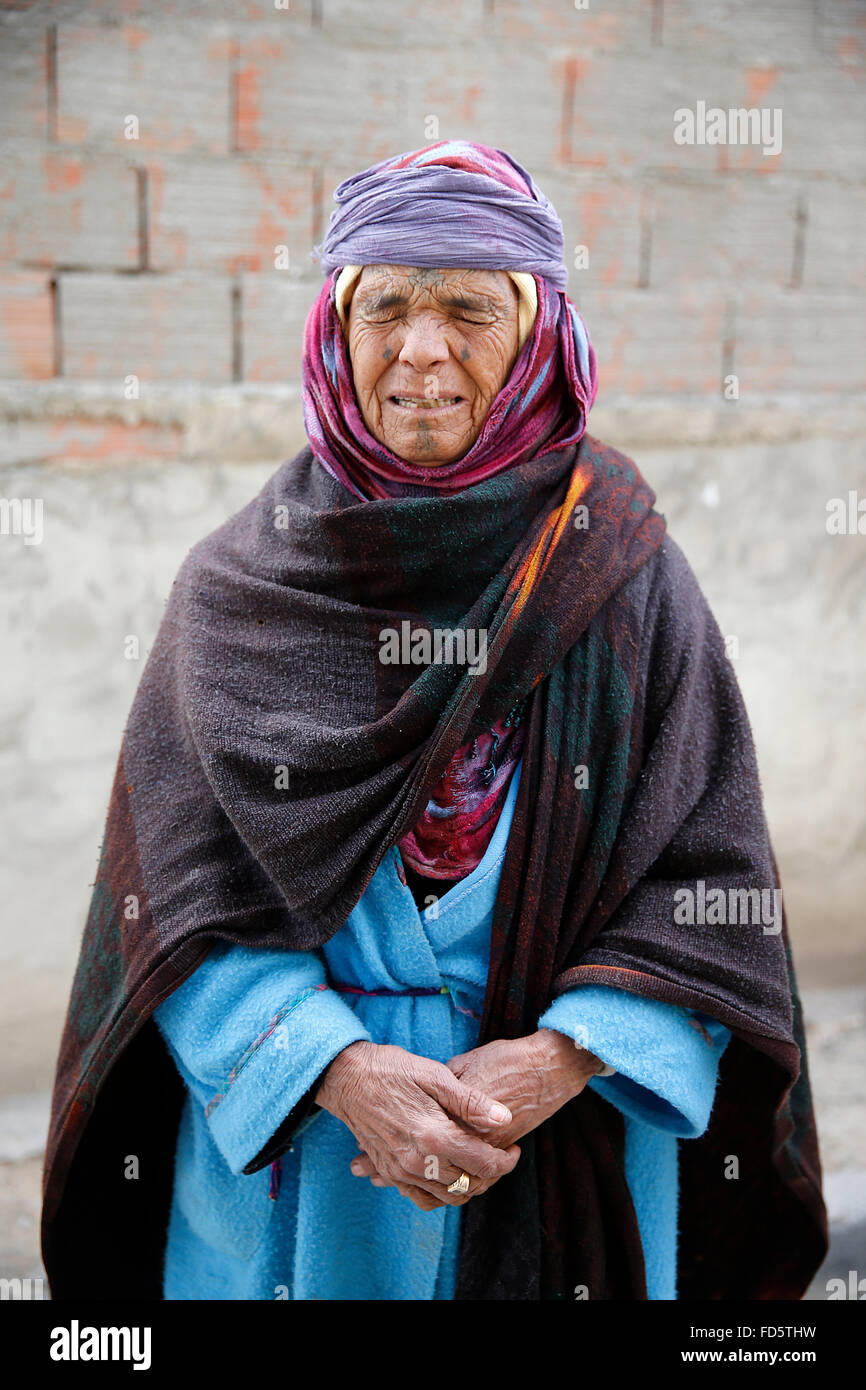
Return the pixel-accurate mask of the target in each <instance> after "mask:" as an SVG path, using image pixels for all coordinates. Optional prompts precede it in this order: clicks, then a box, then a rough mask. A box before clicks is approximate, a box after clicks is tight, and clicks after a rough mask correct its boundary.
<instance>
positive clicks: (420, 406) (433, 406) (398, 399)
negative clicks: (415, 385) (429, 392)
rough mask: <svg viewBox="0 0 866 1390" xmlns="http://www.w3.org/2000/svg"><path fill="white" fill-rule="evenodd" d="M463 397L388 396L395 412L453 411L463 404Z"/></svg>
mask: <svg viewBox="0 0 866 1390" xmlns="http://www.w3.org/2000/svg"><path fill="white" fill-rule="evenodd" d="M463 400H464V398H463V396H389V397H388V401H389V404H391V405H392V406H394V407H395V409H397V410H406V411H413V410H414V411H421V410H423V411H425V412H427V411H437V412H439V411H443V410H455V409H456V408H457V406H459V405H462V404H463Z"/></svg>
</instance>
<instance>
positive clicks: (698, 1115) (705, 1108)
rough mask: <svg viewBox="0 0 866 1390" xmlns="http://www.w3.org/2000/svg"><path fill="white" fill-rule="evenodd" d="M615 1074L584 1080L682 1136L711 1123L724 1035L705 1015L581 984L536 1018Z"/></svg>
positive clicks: (639, 1116) (637, 1115)
mask: <svg viewBox="0 0 866 1390" xmlns="http://www.w3.org/2000/svg"><path fill="white" fill-rule="evenodd" d="M538 1026H539V1028H552V1029H554V1030H555V1031H556V1032H558V1033H565V1034H566V1035H567V1036H568V1037H570V1038H573V1039H574V1041H575V1042H576V1043H577V1044H578V1046H580V1047H585V1048H588V1050H589V1051H590V1052H593V1053H595V1055H596V1057H599V1058H601V1060H602V1061H603V1062H606V1063H607V1064H608V1065H609V1066H612V1067H613V1068H614V1069H615V1072H616V1075H614V1076H594V1077H592V1078H591V1080H590V1081H589V1082H588V1083H587V1084H588V1085H590V1086H591V1087H592V1088H593V1090H595V1091H597V1092H598V1094H599V1095H601V1096H603V1097H604V1098H605V1100H607V1101H609V1102H610V1103H611V1104H612V1105H615V1106H616V1107H617V1109H618V1110H621V1111H622V1112H623V1114H625V1115H629V1116H631V1118H632V1119H635V1120H640V1121H642V1122H643V1123H644V1124H648V1125H652V1126H654V1127H655V1128H656V1129H661V1130H665V1131H667V1132H668V1133H669V1134H673V1135H676V1136H677V1137H678V1138H680V1139H696V1138H698V1137H699V1136H700V1135H701V1134H703V1133H704V1131H705V1129H706V1128H707V1125H708V1124H709V1122H710V1113H711V1111H712V1108H713V1097H714V1095H715V1090H716V1082H717V1080H718V1066H719V1059H720V1058H721V1055H722V1053H723V1052H724V1050H725V1048H726V1046H727V1044H728V1040H729V1038H730V1036H731V1035H730V1032H729V1030H728V1029H727V1028H726V1027H725V1026H724V1024H722V1023H718V1022H717V1021H716V1020H715V1019H712V1018H708V1017H707V1016H706V1015H705V1014H699V1013H695V1012H693V1011H692V1010H690V1009H684V1008H681V1007H680V1006H679V1005H675V1004H664V1003H661V1002H660V1001H659V1000H657V999H645V998H644V997H643V995H640V994H632V993H630V992H629V991H628V990H623V989H617V988H615V987H613V986H611V985H578V986H576V987H575V988H574V989H570V990H567V991H566V993H565V994H561V995H560V996H559V997H558V998H557V999H555V1000H554V1001H553V1003H552V1004H551V1005H550V1007H549V1008H548V1009H547V1010H546V1011H545V1013H544V1014H542V1016H541V1018H540V1019H539V1020H538Z"/></svg>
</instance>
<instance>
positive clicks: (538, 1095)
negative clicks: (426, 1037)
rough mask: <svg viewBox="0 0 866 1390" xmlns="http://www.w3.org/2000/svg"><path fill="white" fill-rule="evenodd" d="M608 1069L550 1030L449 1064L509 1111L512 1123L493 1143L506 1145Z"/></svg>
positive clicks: (467, 1054) (490, 1046)
mask: <svg viewBox="0 0 866 1390" xmlns="http://www.w3.org/2000/svg"><path fill="white" fill-rule="evenodd" d="M603 1065H604V1063H603V1062H602V1061H601V1060H600V1059H599V1058H598V1057H596V1056H595V1055H594V1054H593V1053H592V1052H588V1051H586V1049H585V1048H580V1047H576V1046H575V1044H574V1042H573V1041H572V1039H571V1038H567V1037H566V1036H565V1035H564V1034H563V1033H557V1032H555V1031H554V1030H553V1029H551V1028H540V1029H539V1030H538V1032H536V1033H532V1034H531V1035H530V1036H529V1037H526V1038H515V1039H512V1040H510V1041H509V1040H505V1039H502V1040H500V1041H497V1042H490V1043H485V1044H484V1046H483V1047H476V1048H473V1049H472V1051H471V1052H462V1053H460V1055H459V1056H457V1057H452V1058H451V1060H450V1062H448V1063H447V1066H448V1069H449V1070H450V1071H452V1072H453V1073H454V1075H455V1076H457V1077H459V1078H460V1080H461V1081H463V1082H464V1083H466V1084H467V1085H469V1086H472V1087H474V1088H476V1089H477V1090H480V1091H484V1092H485V1093H486V1094H488V1095H491V1096H496V1098H497V1100H500V1101H502V1102H503V1104H504V1105H507V1106H508V1109H509V1110H510V1111H511V1114H512V1120H511V1122H510V1123H509V1124H505V1125H503V1126H502V1127H501V1128H499V1129H498V1130H497V1137H496V1139H495V1141H494V1142H495V1143H497V1144H502V1145H503V1146H507V1145H510V1144H514V1143H515V1142H516V1140H518V1139H522V1138H523V1136H524V1134H528V1133H529V1132H530V1130H533V1129H537V1128H538V1126H539V1125H540V1124H543V1123H544V1121H545V1120H547V1119H549V1118H550V1116H551V1115H554V1114H555V1113H556V1111H557V1110H559V1109H561V1107H562V1106H563V1105H565V1104H566V1103H567V1102H568V1101H570V1100H573V1099H574V1097H575V1096H578V1095H580V1093H581V1091H582V1090H583V1088H584V1086H585V1085H586V1083H587V1081H588V1080H589V1078H590V1077H591V1076H594V1075H595V1073H596V1072H597V1071H598V1070H599V1069H600V1068H601V1067H602V1066H603Z"/></svg>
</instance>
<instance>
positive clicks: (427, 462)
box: [381, 438, 475, 468]
mask: <svg viewBox="0 0 866 1390" xmlns="http://www.w3.org/2000/svg"><path fill="white" fill-rule="evenodd" d="M381 442H382V443H383V444H384V445H385V448H386V449H390V450H391V453H392V454H396V455H397V457H398V458H401V459H405V460H406V462H407V463H415V464H418V465H420V466H422V467H426V468H444V467H445V465H446V464H448V463H456V462H457V460H458V459H462V458H463V456H464V454H468V452H469V450H470V449H471V448H472V445H473V444H474V443H475V441H474V439H473V440H470V441H469V442H468V443H466V442H463V443H461V444H453V445H451V447H450V448H447V447H445V446H442V447H440V448H437V449H435V450H434V451H432V452H430V453H428V452H427V451H426V450H424V449H419V448H418V447H417V445H416V443H415V440H414V439H411V440H409V439H393V438H392V439H383V440H382V441H381Z"/></svg>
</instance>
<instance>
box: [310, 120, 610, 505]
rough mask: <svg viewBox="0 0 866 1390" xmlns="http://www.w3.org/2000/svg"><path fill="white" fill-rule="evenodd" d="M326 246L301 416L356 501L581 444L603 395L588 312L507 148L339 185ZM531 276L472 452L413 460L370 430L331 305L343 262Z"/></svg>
mask: <svg viewBox="0 0 866 1390" xmlns="http://www.w3.org/2000/svg"><path fill="white" fill-rule="evenodd" d="M335 199H336V202H337V204H338V206H337V208H336V209H335V211H334V212H333V213H332V214H331V222H330V225H329V227H328V232H327V235H326V236H325V239H324V241H323V242H322V245H321V246H320V247H318V248H317V251H318V254H319V257H320V260H321V264H322V268H323V269H324V270H325V271H326V274H327V279H326V281H325V284H324V286H323V287H322V291H321V293H320V294H319V296H318V298H317V300H316V302H315V303H314V304H313V307H312V309H311V310H310V313H309V315H308V317H307V322H306V326H305V329H304V354H303V396H304V423H305V426H306V430H307V435H308V438H309V441H310V446H311V448H312V450H313V453H314V454H315V455H316V457H317V458H318V459H319V460H320V462H321V463H322V465H323V466H324V467H325V468H326V469H327V470H328V472H329V473H331V474H332V475H333V477H335V478H337V479H338V480H339V481H340V482H341V483H343V484H344V485H345V486H346V487H347V488H349V490H350V491H352V492H354V493H355V494H356V495H357V496H358V497H362V498H365V499H367V500H374V499H376V498H383V497H388V496H391V497H395V496H405V495H411V494H422V495H423V494H425V493H426V494H427V495H429V494H430V492H431V491H433V492H440V491H441V492H457V491H460V490H461V489H463V488H466V487H471V486H472V485H473V484H474V483H477V482H480V481H481V480H482V479H483V478H489V477H490V476H491V475H492V474H494V473H499V472H501V471H502V469H504V468H509V467H511V466H512V465H514V464H515V463H520V462H523V461H525V460H526V459H530V458H540V457H541V456H542V455H544V454H547V453H550V452H552V451H553V450H554V449H561V448H563V447H565V446H567V445H570V444H574V443H576V442H577V440H579V439H580V437H581V435H582V434H583V432H584V430H585V429H586V417H587V414H588V413H589V409H590V407H591V405H592V403H593V401H594V399H595V394H596V389H597V374H596V360H595V353H594V352H593V349H592V345H591V343H590V341H589V337H588V335H587V332H586V328H585V326H584V323H583V320H582V318H581V317H580V314H579V313H578V311H577V309H576V308H575V306H574V304H573V303H572V302H571V300H570V299H569V298H568V296H567V295H566V293H565V288H564V287H565V285H566V283H567V271H566V267H565V263H564V261H563V247H564V241H563V235H562V224H561V223H560V221H559V218H558V217H557V215H556V212H555V211H554V209H553V206H552V204H551V203H550V202H549V200H548V199H547V198H545V196H544V194H543V193H542V192H541V190H540V189H539V188H538V187H537V186H536V184H535V183H534V181H533V179H532V177H531V175H530V174H529V173H528V172H527V171H526V170H525V169H524V168H522V166H521V165H520V164H518V163H517V162H516V161H515V160H513V159H511V158H510V156H508V155H506V154H505V153H504V152H503V151H502V150H494V149H490V148H489V147H488V146H486V145H476V144H473V143H471V142H470V141H463V140H460V141H442V142H440V143H439V144H436V145H431V146H428V147H427V148H426V149H423V150H417V151H413V152H412V153H410V154H402V155H397V156H396V157H395V158H393V159H388V160H384V161H382V163H380V164H375V165H373V166H372V168H370V169H366V170H364V172H363V173H360V174H356V175H354V176H353V177H352V178H351V179H347V180H345V181H344V182H343V183H341V184H340V185H339V187H338V188H337V190H336V193H335ZM371 264H379V265H381V264H386V265H387V264H396V265H416V266H429V267H432V268H441V267H466V268H480V269H498V270H520V271H528V272H531V273H532V274H533V276H534V279H535V283H536V288H537V292H538V312H537V314H536V317H535V323H534V325H533V330H532V333H531V334H530V336H529V338H528V339H527V340H526V342H525V343H524V345H523V347H522V348H521V350H520V352H519V353H518V356H517V359H516V361H515V363H514V366H513V368H512V370H511V374H510V376H509V378H508V380H507V381H506V382H505V384H504V386H503V387H502V389H501V391H500V392H499V394H498V395H497V396H496V398H495V400H494V401H493V403H492V405H491V407H490V410H489V412H488V414H487V418H486V420H485V421H484V424H483V426H482V428H481V432H480V434H479V436H478V438H477V439H476V441H475V443H474V444H473V445H472V447H471V449H469V451H468V452H467V453H466V454H464V456H463V458H460V459H456V460H454V461H453V462H452V463H446V464H440V465H436V466H431V465H423V464H418V463H412V462H409V461H408V460H406V459H402V458H399V457H398V456H397V455H396V454H394V453H392V452H391V450H390V449H388V448H386V446H385V445H384V444H380V443H379V441H378V440H377V439H375V438H374V437H373V435H372V434H371V433H370V431H369V430H368V428H367V426H366V424H365V422H364V417H363V415H362V413H361V409H360V406H359V404H358V400H357V397H356V395H355V388H354V382H353V378H352V369H351V363H350V360H349V353H348V347H347V344H346V341H345V337H344V335H343V330H342V326H341V324H340V320H339V316H338V314H337V310H336V307H335V304H334V285H335V283H336V279H337V275H338V274H339V270H340V268H341V267H342V266H343V265H371Z"/></svg>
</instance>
